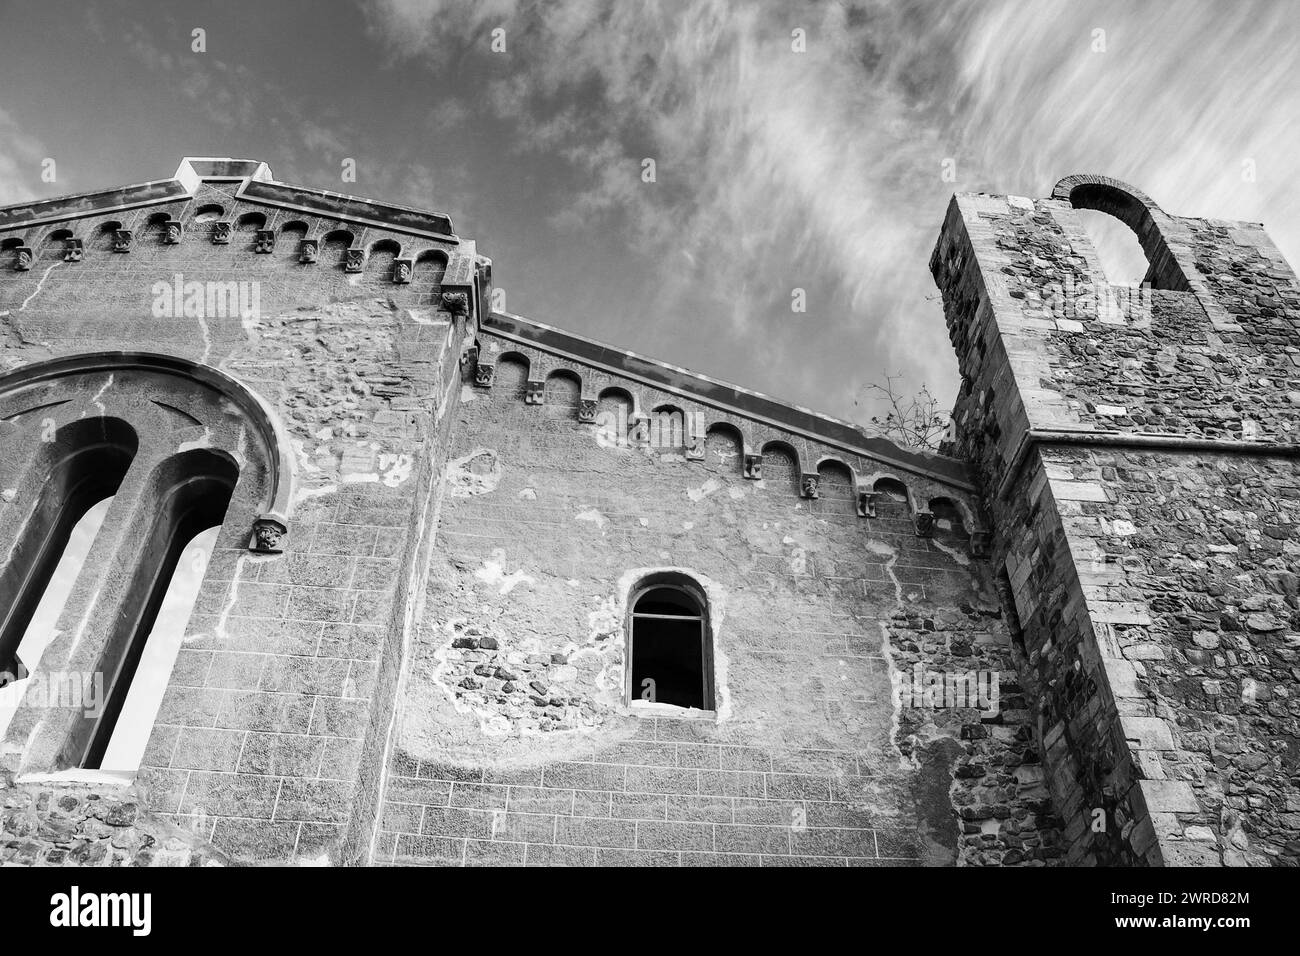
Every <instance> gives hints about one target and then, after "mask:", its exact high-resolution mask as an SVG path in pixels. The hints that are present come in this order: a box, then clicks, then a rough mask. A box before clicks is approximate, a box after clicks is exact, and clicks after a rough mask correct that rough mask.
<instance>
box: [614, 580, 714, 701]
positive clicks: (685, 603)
mask: <svg viewBox="0 0 1300 956" xmlns="http://www.w3.org/2000/svg"><path fill="white" fill-rule="evenodd" d="M629 606H630V607H631V609H632V610H631V619H630V621H629V627H628V641H627V644H628V648H627V662H628V663H627V685H628V701H629V703H633V704H635V702H636V701H646V702H649V703H659V704H672V705H673V706H676V707H686V708H696V709H698V710H713V709H714V693H713V653H712V651H713V642H712V640H711V639H710V631H709V621H708V613H707V611H708V602H707V599H706V597H705V595H704V592H703V591H702V590H701V589H700V587H699V586H698V585H697V584H695V582H693V581H691V580H690V579H689V578H686V577H685V576H684V575H678V574H662V575H656V576H652V577H650V578H648V579H646V580H644V581H642V582H641V585H640V586H639V587H638V588H637V589H635V590H634V591H633V592H632V595H631V600H630V601H629Z"/></svg>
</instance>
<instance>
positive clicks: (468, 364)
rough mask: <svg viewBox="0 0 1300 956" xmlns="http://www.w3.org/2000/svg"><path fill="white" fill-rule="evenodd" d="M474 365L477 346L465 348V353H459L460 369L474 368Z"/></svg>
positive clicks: (476, 359) (476, 356) (476, 362)
mask: <svg viewBox="0 0 1300 956" xmlns="http://www.w3.org/2000/svg"><path fill="white" fill-rule="evenodd" d="M476 365H478V346H477V345H467V346H465V351H463V352H461V353H460V367H461V368H464V369H470V368H474V367H475V366H476Z"/></svg>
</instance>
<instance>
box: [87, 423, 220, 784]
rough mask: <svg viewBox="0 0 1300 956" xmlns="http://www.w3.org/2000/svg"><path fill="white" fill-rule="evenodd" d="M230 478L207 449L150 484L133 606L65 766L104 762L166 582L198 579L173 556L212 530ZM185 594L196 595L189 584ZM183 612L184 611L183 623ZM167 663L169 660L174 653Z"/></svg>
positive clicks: (116, 634)
mask: <svg viewBox="0 0 1300 956" xmlns="http://www.w3.org/2000/svg"><path fill="white" fill-rule="evenodd" d="M238 478H239V469H238V467H237V466H236V465H235V463H234V461H233V460H231V458H230V457H229V456H227V455H224V454H219V453H216V452H213V451H210V450H207V449H192V450H190V451H186V452H182V453H181V454H178V455H174V456H173V457H171V458H170V459H168V460H167V461H165V462H163V463H162V465H161V466H159V468H158V469H157V471H156V472H155V473H154V475H153V476H152V478H151V481H150V486H151V487H150V492H151V493H150V494H149V496H148V500H151V501H154V502H156V506H155V507H156V510H155V512H154V514H153V516H152V519H151V520H150V521H149V522H148V525H147V528H146V530H145V534H144V538H143V541H142V544H143V547H142V549H141V560H140V562H139V564H138V565H137V566H136V569H135V573H134V575H133V577H132V579H131V583H130V589H129V593H130V594H131V595H132V598H133V599H132V600H131V601H130V602H128V604H127V605H126V607H125V610H124V612H123V613H122V614H121V615H120V616H119V618H118V620H117V622H116V626H115V627H114V628H113V630H112V632H111V634H110V636H109V640H108V644H107V645H106V646H105V647H104V650H103V652H102V654H101V655H100V659H99V665H98V667H96V669H95V670H96V672H98V673H101V674H103V675H104V676H103V681H104V698H103V700H104V704H103V710H102V712H101V713H100V714H98V715H87V716H86V718H85V719H83V720H82V721H81V723H80V725H79V726H78V727H77V728H76V729H75V730H74V731H73V733H72V735H71V738H70V740H69V745H68V746H69V757H75V759H72V760H69V762H70V763H76V764H77V765H78V766H81V767H85V768H92V769H98V768H100V767H103V766H104V764H103V760H104V756H105V754H106V753H107V752H108V751H109V745H110V743H112V742H113V741H114V737H115V735H116V732H117V730H118V725H119V718H120V717H121V716H122V714H123V710H124V708H125V707H126V705H127V701H128V697H129V695H130V693H131V685H132V682H133V681H134V680H135V677H136V672H137V670H138V669H139V667H140V664H141V660H142V659H144V657H145V650H146V647H147V645H148V644H149V639H150V636H151V635H153V634H154V632H155V624H158V623H159V617H160V613H161V612H163V610H164V600H165V599H166V598H167V597H168V595H169V593H172V592H174V591H175V590H176V588H175V587H173V578H174V577H176V576H178V573H181V574H186V575H194V574H201V573H202V572H201V570H199V569H183V570H182V571H181V572H178V565H179V564H180V559H181V555H182V553H183V552H184V550H185V548H186V547H187V546H188V545H190V544H191V543H192V542H193V541H194V539H195V537H196V536H197V535H199V534H200V533H201V532H203V531H206V530H208V529H209V528H217V527H220V525H221V523H222V521H223V520H224V519H225V516H226V508H227V507H228V506H229V504H230V498H231V493H232V492H233V491H234V488H235V483H236V481H237V480H238ZM185 587H186V588H187V589H191V590H197V582H190V583H189V584H186V585H185ZM190 607H192V601H191V602H190ZM190 607H187V608H185V612H184V616H185V617H186V618H188V616H189V609H190ZM184 624H185V622H184V620H181V621H179V622H173V625H172V628H171V629H172V630H175V629H176V627H177V626H179V629H180V630H181V631H183V630H184ZM171 658H172V660H174V658H175V654H174V653H172V654H171ZM170 665H171V661H170V660H166V661H160V662H157V663H156V664H155V666H158V667H162V668H164V669H166V670H167V671H168V672H170ZM133 709H135V708H133ZM152 717H153V715H152V714H147V715H144V716H143V717H141V719H144V720H146V723H152ZM146 718H147V719H146ZM128 732H129V731H128ZM122 749H129V746H128V747H124V748H122ZM105 769H115V768H112V767H106V768H105Z"/></svg>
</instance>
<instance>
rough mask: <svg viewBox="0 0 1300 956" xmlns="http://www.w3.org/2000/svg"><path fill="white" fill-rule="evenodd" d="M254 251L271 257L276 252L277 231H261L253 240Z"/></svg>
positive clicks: (258, 231)
mask: <svg viewBox="0 0 1300 956" xmlns="http://www.w3.org/2000/svg"><path fill="white" fill-rule="evenodd" d="M253 251H254V252H260V253H262V255H269V254H270V253H272V252H274V251H275V230H274V229H259V230H257V235H256V236H255V237H254V239H253Z"/></svg>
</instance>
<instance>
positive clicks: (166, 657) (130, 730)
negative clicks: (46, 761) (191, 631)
mask: <svg viewBox="0 0 1300 956" xmlns="http://www.w3.org/2000/svg"><path fill="white" fill-rule="evenodd" d="M220 530H221V529H220V528H218V527H213V528H208V529H207V530H205V531H200V532H199V533H198V534H197V535H195V536H194V537H193V538H191V539H190V541H189V542H188V543H187V544H185V545H184V546H183V547H182V549H181V553H180V560H179V561H178V562H177V565H176V569H175V571H174V572H173V573H172V576H171V580H170V581H169V582H168V584H167V588H166V591H165V592H164V594H163V597H162V601H161V603H160V604H159V606H158V616H157V618H155V620H154V624H153V628H152V630H151V631H150V632H149V635H148V636H147V637H146V638H145V640H144V646H143V649H142V651H141V654H140V660H139V663H138V664H137V666H136V669H135V675H134V677H132V679H131V685H130V687H129V688H128V689H127V691H126V696H125V698H124V700H123V702H122V711H121V713H120V714H118V717H117V724H116V726H115V727H114V728H113V732H112V735H111V736H110V737H109V740H108V745H107V746H106V747H105V750H104V756H103V758H102V760H101V761H100V767H101V769H104V770H135V769H136V768H137V767H139V766H140V764H141V762H142V761H143V759H144V752H145V747H146V746H147V745H148V743H149V735H150V733H151V732H152V731H153V724H154V718H155V717H156V716H157V715H158V708H159V707H160V706H162V699H163V694H164V693H165V692H166V690H167V683H168V680H169V679H170V677H171V672H172V668H173V666H175V664H176V655H177V654H178V653H180V649H181V642H182V639H183V638H184V637H185V627H186V625H187V624H189V620H190V615H191V614H192V613H193V612H194V603H195V601H197V600H198V597H199V586H200V585H201V584H202V583H203V572H204V571H205V570H206V569H207V566H208V561H209V560H210V559H211V557H212V549H213V547H214V546H215V545H216V542H217V534H218V532H219V531H220Z"/></svg>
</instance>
